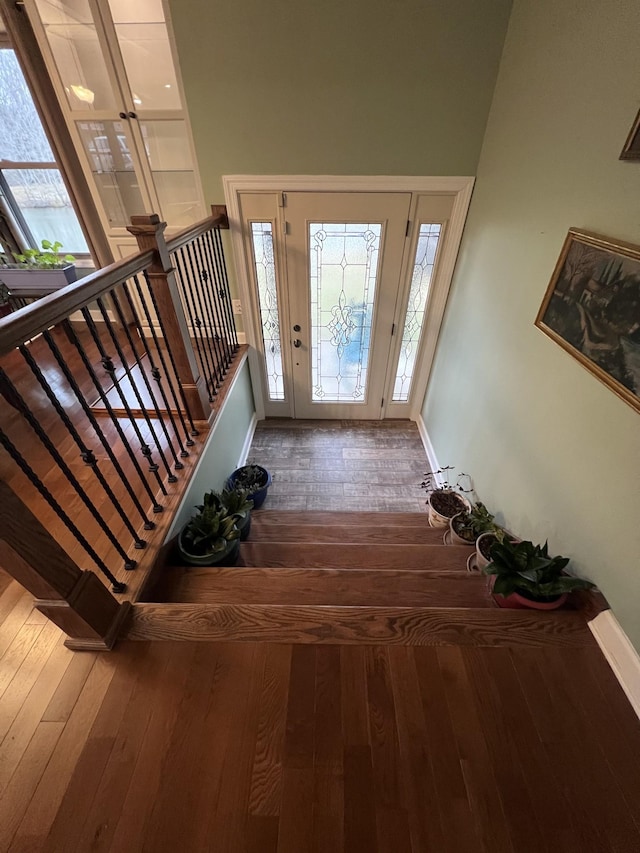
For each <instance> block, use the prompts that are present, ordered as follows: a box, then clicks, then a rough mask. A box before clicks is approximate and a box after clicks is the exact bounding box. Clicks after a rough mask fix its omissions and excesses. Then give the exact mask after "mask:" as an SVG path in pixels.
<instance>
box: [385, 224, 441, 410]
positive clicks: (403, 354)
mask: <svg viewBox="0 0 640 853" xmlns="http://www.w3.org/2000/svg"><path fill="white" fill-rule="evenodd" d="M441 230H442V226H441V225H436V224H433V223H431V224H427V223H424V224H422V225H421V226H420V233H419V235H418V246H417V248H416V256H415V260H414V264H413V274H412V277H411V290H410V291H409V303H408V305H407V314H406V317H405V321H404V329H403V332H402V346H401V349H400V358H399V359H398V369H397V371H396V380H395V384H394V387H393V397H392V398H391V399H392V400H393V402H394V403H405V402H407V400H408V399H409V392H410V390H411V382H412V380H413V373H414V369H415V366H416V356H417V354H418V346H419V344H420V336H421V334H422V328H423V326H424V320H425V316H426V313H425V312H426V307H427V297H428V296H429V288H430V285H431V276H432V274H433V265H434V263H435V258H436V251H437V249H438V242H439V240H440V232H441Z"/></svg>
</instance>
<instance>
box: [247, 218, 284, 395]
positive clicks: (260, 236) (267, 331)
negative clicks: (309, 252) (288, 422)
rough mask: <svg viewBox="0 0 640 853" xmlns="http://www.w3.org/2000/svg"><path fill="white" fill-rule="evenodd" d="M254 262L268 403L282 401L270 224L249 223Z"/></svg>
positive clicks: (277, 315)
mask: <svg viewBox="0 0 640 853" xmlns="http://www.w3.org/2000/svg"><path fill="white" fill-rule="evenodd" d="M251 239H252V245H253V260H254V269H255V274H256V282H257V284H258V302H259V304H260V322H261V326H262V339H263V341H264V360H265V368H266V373H267V390H268V394H269V399H270V400H284V399H285V396H284V378H283V373H282V348H281V345H280V317H279V314H278V293H277V288H276V265H275V258H274V254H273V225H272V223H271V222H252V223H251Z"/></svg>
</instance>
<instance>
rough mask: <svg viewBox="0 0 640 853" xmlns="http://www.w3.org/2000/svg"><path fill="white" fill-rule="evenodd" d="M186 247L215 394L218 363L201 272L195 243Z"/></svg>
mask: <svg viewBox="0 0 640 853" xmlns="http://www.w3.org/2000/svg"><path fill="white" fill-rule="evenodd" d="M184 248H185V250H186V257H187V260H188V263H189V267H190V269H191V280H192V282H193V293H194V299H195V300H196V301H197V303H198V310H199V313H200V316H201V317H202V319H203V321H204V332H205V334H204V336H203V342H204V345H205V346H206V348H207V351H208V355H209V358H208V362H209V365H210V366H209V382H210V383H211V392H212V394H213V395H214V396H215V395H216V394H217V393H218V383H217V381H216V371H217V364H216V357H215V354H214V352H213V348H212V346H211V339H210V338H209V337H208V335H207V334H206V329H207V320H206V312H205V310H204V306H203V302H202V282H201V280H200V274H199V273H200V271H199V269H198V262H197V259H196V257H195V254H194V252H193V245H192V244H191V243H188V244H187V245H186V246H185V247H184Z"/></svg>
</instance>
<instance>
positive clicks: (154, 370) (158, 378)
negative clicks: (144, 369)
mask: <svg viewBox="0 0 640 853" xmlns="http://www.w3.org/2000/svg"><path fill="white" fill-rule="evenodd" d="M133 280H134V282H135V284H136V287H137V289H138V296H139V297H140V302H141V304H142V307H143V310H144V312H145V315H146V318H147V322H148V323H149V329H150V331H151V335H152V338H153V340H154V341H155V343H156V347H157V343H158V339H157V336H156V332H155V329H154V328H153V323H152V321H151V317H150V316H149V311H148V309H147V305H146V303H145V300H144V297H143V295H142V292H141V289H140V283H139V281H138V276H137V275H134V276H133ZM122 290H123V293H124V295H125V297H126V299H127V302H128V304H129V308H130V310H131V313H132V314H133V316H134V317H135V318H136V323H137V328H138V333H139V337H140V342H141V343H142V346H143V347H144V351H145V355H146V356H147V358H148V359H149V366H150V367H151V376H152V377H153V379H154V380H155V382H156V383H157V386H158V391H159V393H160V396H161V397H162V402H163V403H164V408H165V411H166V413H167V417H168V418H169V421H170V423H171V426H172V428H173V432H174V435H175V437H176V441H177V442H178V447H179V449H180V456H182V457H183V458H184V457H185V456H188V455H189V453H188V452H187V451H186V450H185V449H184V445H183V444H182V440H181V438H180V432H179V430H178V427H177V425H176V421H175V418H174V416H173V412H172V411H171V404H170V402H169V398H168V397H167V393H166V391H165V389H164V385H163V381H162V380H163V374H162V371H161V370H160V368H159V367H158V366H157V364H156V362H155V359H154V357H153V353H152V352H151V347H150V346H149V344H148V340H147V336H146V335H145V334H144V330H143V328H142V325H141V323H140V318H139V317H138V312H137V311H136V308H135V305H134V302H133V299H132V297H131V293H130V292H129V283H128V282H125V283H124V284H123V285H122ZM158 355H159V356H160V363H161V364H162V368H163V370H164V379H165V381H166V382H168V383H169V387H170V388H171V378H170V377H169V375H168V373H167V368H166V365H165V363H164V360H163V358H162V354H161V353H160V351H159V350H158ZM163 423H164V419H163ZM183 425H184V421H183ZM185 432H186V428H185ZM165 434H166V435H167V441H169V435H168V433H167V431H166V430H165ZM173 456H174V459H175V467H176V469H177V470H180V469H182V468H184V465H183V464H182V462H179V461H178V459H177V458H176V456H175V453H174V454H173Z"/></svg>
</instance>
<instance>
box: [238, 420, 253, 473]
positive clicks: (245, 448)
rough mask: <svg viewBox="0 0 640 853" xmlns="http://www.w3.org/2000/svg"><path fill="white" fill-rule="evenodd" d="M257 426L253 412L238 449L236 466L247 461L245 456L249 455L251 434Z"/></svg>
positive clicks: (239, 466)
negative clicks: (238, 456) (238, 455)
mask: <svg viewBox="0 0 640 853" xmlns="http://www.w3.org/2000/svg"><path fill="white" fill-rule="evenodd" d="M257 426H258V416H257V415H256V413H255V412H254V413H253V417H252V418H251V423H250V424H249V429H248V430H247V435H246V438H245V440H244V444H243V445H242V450H241V451H240V458H239V459H238V464H237V465H236V468H241V467H242V466H243V465H244V464H245V462H246V461H247V456H248V455H249V450H250V449H251V442H252V441H253V435H254V433H255V431H256V427H257Z"/></svg>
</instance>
